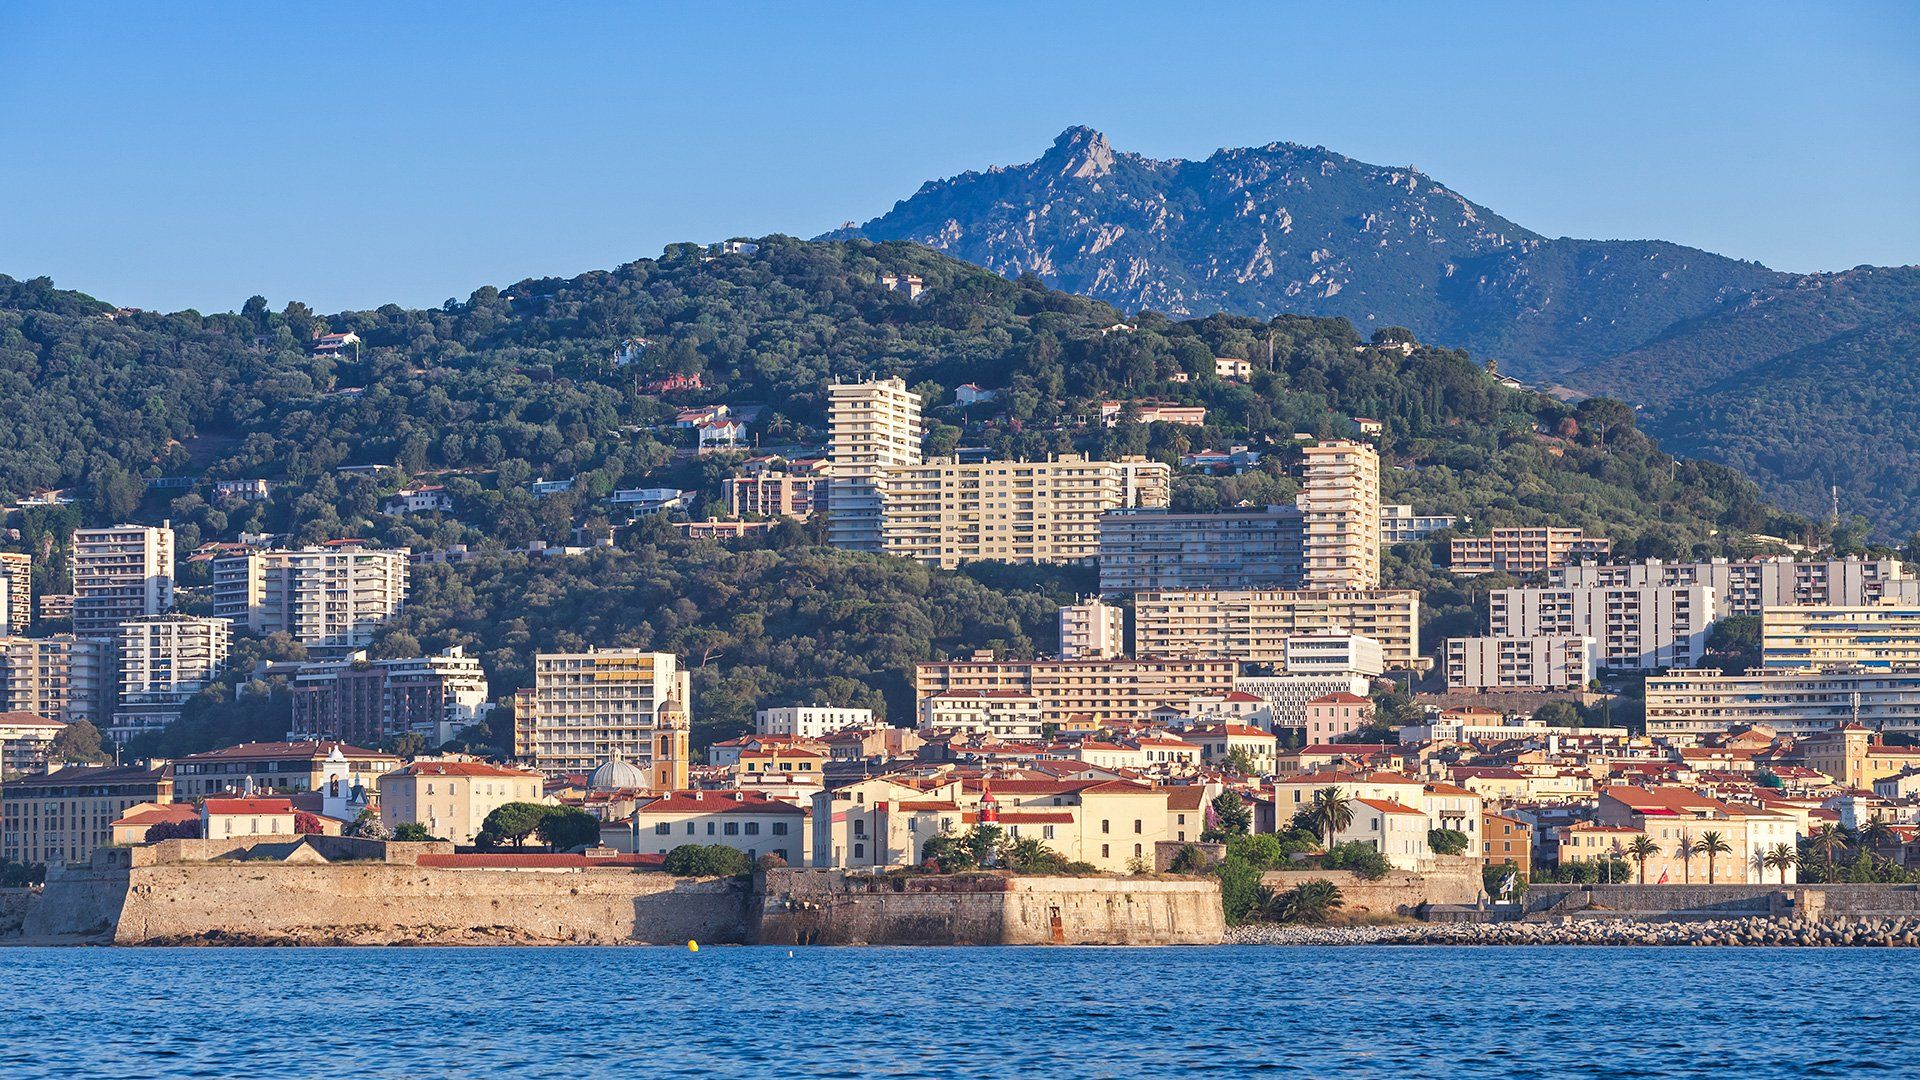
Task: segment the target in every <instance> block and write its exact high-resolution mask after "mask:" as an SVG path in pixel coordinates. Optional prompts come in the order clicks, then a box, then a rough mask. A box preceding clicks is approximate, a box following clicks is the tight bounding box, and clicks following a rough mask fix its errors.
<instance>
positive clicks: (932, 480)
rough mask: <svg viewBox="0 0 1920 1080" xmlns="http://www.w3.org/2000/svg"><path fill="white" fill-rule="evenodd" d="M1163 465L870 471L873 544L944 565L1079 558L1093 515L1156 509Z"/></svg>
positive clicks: (1167, 483)
mask: <svg viewBox="0 0 1920 1080" xmlns="http://www.w3.org/2000/svg"><path fill="white" fill-rule="evenodd" d="M1172 480H1173V470H1172V469H1171V468H1169V467H1168V466H1167V465H1166V464H1164V463H1162V462H1157V461H1147V460H1145V459H1144V458H1123V459H1121V460H1120V461H1089V460H1087V459H1086V458H1085V457H1084V456H1082V455H1079V454H1062V455H1060V456H1059V457H1057V458H1054V459H1052V460H1048V461H986V462H957V461H952V460H936V461H930V462H927V463H925V464H916V465H900V466H893V467H890V468H886V469H882V470H880V472H879V474H878V477H877V483H878V488H879V492H880V496H881V541H882V542H881V548H882V550H884V551H886V552H887V553H888V554H890V555H900V556H904V557H906V558H910V559H918V560H920V561H921V562H926V563H930V564H933V565H935V566H939V567H942V568H945V569H952V568H954V567H958V566H960V565H962V564H964V563H970V562H980V561H994V562H1011V563H1083V562H1092V561H1093V560H1094V559H1096V558H1098V557H1099V554H1100V515H1101V514H1104V513H1106V512H1107V511H1109V510H1125V509H1132V508H1143V507H1158V506H1166V505H1167V502H1168V498H1169V493H1170V491H1171V485H1172Z"/></svg>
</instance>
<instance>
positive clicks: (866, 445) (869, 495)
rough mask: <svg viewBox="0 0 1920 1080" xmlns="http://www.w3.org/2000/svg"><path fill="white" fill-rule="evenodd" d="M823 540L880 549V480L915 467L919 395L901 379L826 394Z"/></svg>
mask: <svg viewBox="0 0 1920 1080" xmlns="http://www.w3.org/2000/svg"><path fill="white" fill-rule="evenodd" d="M827 430H828V433H829V442H830V449H829V454H828V459H829V465H828V475H829V480H828V488H827V542H828V543H829V544H832V545H833V546H834V547H838V548H848V549H851V550H854V551H879V550H881V547H882V536H881V531H880V522H881V504H880V484H879V481H880V476H881V474H882V473H883V472H884V471H885V470H887V469H888V468H891V467H894V466H904V465H918V464H919V463H920V396H919V395H918V394H915V393H913V392H912V391H911V390H908V389H907V384H906V382H905V381H904V380H901V379H898V378H891V379H878V380H874V381H871V382H861V383H836V384H834V385H833V386H831V387H829V388H828V390H827Z"/></svg>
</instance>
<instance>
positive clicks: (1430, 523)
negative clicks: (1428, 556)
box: [1380, 503, 1458, 544]
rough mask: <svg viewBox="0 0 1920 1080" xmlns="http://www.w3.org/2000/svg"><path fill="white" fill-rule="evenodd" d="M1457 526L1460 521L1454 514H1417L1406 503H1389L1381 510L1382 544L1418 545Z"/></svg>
mask: <svg viewBox="0 0 1920 1080" xmlns="http://www.w3.org/2000/svg"><path fill="white" fill-rule="evenodd" d="M1456 524H1458V520H1457V519H1456V518H1455V517H1454V516H1453V515H1452V514H1416V513H1414V512H1413V507H1411V506H1408V505H1406V504H1405V503H1388V504H1387V505H1385V506H1382V507H1381V508H1380V542H1381V543H1383V544H1411V543H1416V542H1418V541H1421V540H1425V539H1426V538H1427V537H1429V536H1432V535H1433V534H1434V533H1437V532H1441V531H1443V530H1445V529H1451V528H1453V527H1454V526H1455V525H1456Z"/></svg>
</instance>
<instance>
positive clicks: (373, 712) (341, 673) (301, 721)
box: [292, 645, 490, 746]
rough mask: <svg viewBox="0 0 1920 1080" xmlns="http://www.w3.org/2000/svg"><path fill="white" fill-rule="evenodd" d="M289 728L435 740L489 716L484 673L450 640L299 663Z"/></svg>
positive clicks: (348, 737)
mask: <svg viewBox="0 0 1920 1080" xmlns="http://www.w3.org/2000/svg"><path fill="white" fill-rule="evenodd" d="M292 690H293V720H292V725H293V726H292V730H293V731H295V732H297V733H299V734H301V735H303V736H311V737H314V738H320V739H340V740H344V741H346V742H351V743H367V744H373V745H378V744H380V743H382V742H385V741H386V740H388V739H390V738H393V737H395V736H399V735H407V734H415V735H420V736H422V737H423V738H425V739H426V741H427V745H429V746H439V745H441V744H442V743H445V742H447V741H449V740H451V739H454V738H456V737H458V735H459V733H460V731H461V729H463V728H466V727H469V726H471V725H473V724H477V723H479V722H480V721H481V720H483V719H485V718H486V715H487V712H488V710H489V708H490V706H489V705H488V703H487V702H488V697H489V693H488V689H487V673H486V672H485V671H482V670H481V668H480V661H479V660H478V659H477V658H475V657H471V656H468V655H467V654H466V650H465V649H464V648H462V647H461V646H458V645H455V646H453V647H452V648H449V649H446V650H445V651H443V652H440V653H436V654H435V655H433V656H419V657H405V658H398V659H388V660H368V659H367V656H366V653H364V652H359V653H355V654H353V655H351V656H349V657H348V658H347V659H345V660H339V661H333V662H329V663H319V664H303V665H301V667H300V669H299V670H298V671H297V672H295V673H294V676H293V680H292Z"/></svg>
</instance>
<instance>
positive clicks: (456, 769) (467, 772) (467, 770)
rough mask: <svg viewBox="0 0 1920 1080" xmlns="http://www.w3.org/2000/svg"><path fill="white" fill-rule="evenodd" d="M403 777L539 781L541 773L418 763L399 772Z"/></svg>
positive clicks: (474, 763)
mask: <svg viewBox="0 0 1920 1080" xmlns="http://www.w3.org/2000/svg"><path fill="white" fill-rule="evenodd" d="M399 775H401V776H505V777H519V778H520V779H523V780H534V779H538V778H539V776H540V774H539V773H530V772H526V771H524V770H521V769H514V768H509V767H508V766H505V765H495V764H493V763H491V762H486V761H416V762H413V763H412V764H410V765H407V766H406V767H405V768H402V769H400V770H399Z"/></svg>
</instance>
